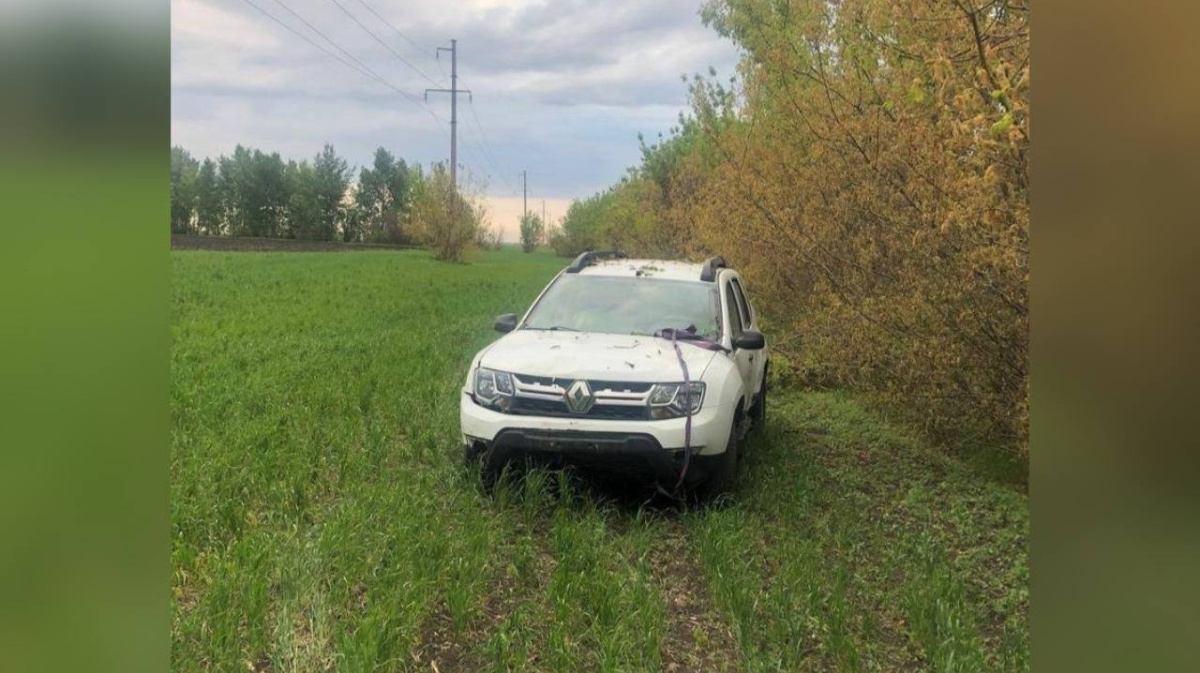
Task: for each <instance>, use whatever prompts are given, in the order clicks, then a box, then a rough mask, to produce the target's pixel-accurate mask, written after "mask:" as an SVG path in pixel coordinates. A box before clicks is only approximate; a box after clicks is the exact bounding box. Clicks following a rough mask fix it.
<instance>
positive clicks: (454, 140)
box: [425, 40, 471, 192]
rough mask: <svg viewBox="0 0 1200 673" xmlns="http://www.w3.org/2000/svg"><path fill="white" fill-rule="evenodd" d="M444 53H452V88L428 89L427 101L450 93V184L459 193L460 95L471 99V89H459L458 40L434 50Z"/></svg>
mask: <svg viewBox="0 0 1200 673" xmlns="http://www.w3.org/2000/svg"><path fill="white" fill-rule="evenodd" d="M443 51H448V52H450V88H449V89H426V90H425V100H426V101H428V100H429V93H430V92H433V93H448V94H450V183H451V184H453V185H454V191H456V192H457V191H458V94H460V93H465V94H467V99H468V100H470V99H471V90H470V89H460V88H458V40H450V46H449V47H438V48H437V49H436V50H434V56H435V57H440V56H441V53H442V52H443Z"/></svg>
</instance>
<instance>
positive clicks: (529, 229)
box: [520, 213, 546, 252]
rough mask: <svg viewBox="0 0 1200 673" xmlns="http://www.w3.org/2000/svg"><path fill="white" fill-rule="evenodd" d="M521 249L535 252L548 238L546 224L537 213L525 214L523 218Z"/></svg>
mask: <svg viewBox="0 0 1200 673" xmlns="http://www.w3.org/2000/svg"><path fill="white" fill-rule="evenodd" d="M520 234H521V249H522V250H524V251H525V252H533V251H534V250H537V247H538V246H539V245H541V244H542V241H543V240H544V239H545V238H546V223H545V222H543V221H542V218H541V217H540V216H538V214H537V213H525V214H524V215H522V216H521V230H520Z"/></svg>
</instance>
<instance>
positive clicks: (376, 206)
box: [355, 147, 413, 243]
mask: <svg viewBox="0 0 1200 673" xmlns="http://www.w3.org/2000/svg"><path fill="white" fill-rule="evenodd" d="M412 182H413V180H412V176H411V175H410V171H409V169H408V167H407V166H406V165H405V163H404V160H403V159H396V158H395V157H393V156H392V153H391V152H388V151H387V150H386V149H384V148H382V147H380V148H379V149H377V150H375V161H374V164H373V166H372V167H371V168H363V169H362V170H361V171H360V172H359V175H358V190H357V192H356V193H355V206H356V207H357V208H358V210H359V211H360V215H359V217H360V218H361V224H362V235H363V237H364V238H367V239H369V240H372V241H376V242H380V243H404V242H405V241H406V239H407V234H406V232H405V231H404V224H405V220H406V219H407V214H408V210H409V202H410V200H411V195H410V191H411V183H412Z"/></svg>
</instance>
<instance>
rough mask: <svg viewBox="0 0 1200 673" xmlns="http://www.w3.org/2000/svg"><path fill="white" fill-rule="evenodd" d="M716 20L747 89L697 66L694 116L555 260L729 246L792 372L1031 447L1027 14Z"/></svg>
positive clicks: (733, 1)
mask: <svg viewBox="0 0 1200 673" xmlns="http://www.w3.org/2000/svg"><path fill="white" fill-rule="evenodd" d="M701 16H702V18H703V20H704V21H705V23H706V24H708V25H709V26H711V27H712V28H714V29H715V30H716V31H717V32H719V33H720V34H722V35H723V36H725V37H728V38H729V39H731V40H733V41H734V42H735V43H736V44H737V45H738V47H739V48H740V49H741V50H742V53H743V64H742V67H741V68H740V69H739V73H740V76H741V81H737V80H730V82H729V83H728V84H726V83H725V82H722V81H719V80H718V79H717V78H716V76H715V72H713V71H711V70H710V72H709V75H708V76H707V77H703V76H696V77H695V78H694V79H693V80H692V82H691V83H690V86H689V94H690V96H691V111H690V114H688V115H687V116H684V117H683V118H681V120H680V123H679V125H677V126H676V128H674V129H672V130H671V132H670V134H669V135H668V137H667V138H665V139H660V140H659V141H658V142H656V143H653V144H649V143H646V142H644V141H643V142H642V144H641V145H642V147H641V149H642V157H641V162H640V164H639V165H638V166H636V167H634V168H633V169H631V170H630V171H629V172H628V174H627V175H626V176H625V177H623V178H622V179H621V180H620V182H618V183H617V184H616V185H614V186H613V187H611V188H610V189H608V190H605V191H604V192H601V193H599V194H596V195H594V196H592V197H589V198H587V199H584V200H582V201H576V202H574V203H572V204H571V207H570V209H569V210H568V213H567V217H566V218H565V219H564V221H563V224H562V228H561V231H559V232H556V234H555V235H554V236H553V237H552V238H551V244H552V245H553V246H554V247H555V250H556V251H557V252H559V253H560V254H568V255H571V254H577V253H578V252H579V251H580V250H584V249H587V248H594V247H599V246H609V245H614V244H615V245H617V246H619V247H621V248H623V249H625V250H628V251H630V252H636V253H637V254H647V255H656V254H662V253H663V252H664V251H665V252H666V253H669V254H680V255H685V256H691V257H693V258H703V257H704V256H707V255H711V254H721V255H723V256H725V257H726V259H727V260H729V261H730V263H731V264H733V265H735V266H737V268H738V269H739V271H741V273H742V274H743V276H744V277H745V279H746V281H747V283H748V284H753V286H754V292H755V295H756V296H757V297H758V298H759V300H760V302H761V303H762V305H763V306H764V307H765V309H764V314H767V317H768V318H769V319H770V320H771V323H772V325H774V326H776V330H777V333H776V335H775V336H776V338H777V339H778V340H779V342H780V343H781V344H783V345H780V346H779V347H777V349H776V351H777V352H778V353H779V354H781V355H785V356H786V357H787V359H788V361H789V362H791V363H792V364H793V370H792V373H791V376H792V377H793V378H794V379H796V380H799V381H802V382H811V383H815V384H820V385H836V386H844V387H848V388H853V389H856V390H860V391H865V392H867V393H869V394H870V396H871V398H872V399H876V400H880V401H885V402H893V403H898V404H894V405H893V407H894V408H897V409H901V410H903V409H910V410H914V413H913V414H912V420H914V421H916V425H917V426H918V427H920V428H921V429H923V430H925V431H926V432H927V433H929V434H931V435H935V436H937V437H939V438H940V437H954V436H961V433H962V431H966V432H967V433H971V434H973V435H974V434H978V435H981V436H982V433H983V432H987V433H991V434H992V438H994V439H996V440H1011V442H1010V443H1011V444H1012V445H1014V446H1017V447H1018V448H1019V449H1020V450H1022V451H1027V450H1028V380H1029V379H1028V369H1027V353H1028V327H1029V323H1028V274H1029V226H1030V221H1029V199H1028V186H1029V153H1030V109H1029V104H1028V96H1029V73H1030V70H1029V67H1030V66H1029V23H1028V19H1029V11H1028V5H1027V3H1025V2H1022V1H1021V0H1017V1H1016V2H1007V3H999V2H989V1H985V2H980V0H954V1H953V2H948V3H931V2H927V1H926V0H844V1H840V2H832V3H830V2H813V3H806V2H801V3H791V2H782V3H775V2H763V1H762V0H708V1H707V2H705V3H704V5H703V7H702V9H701ZM801 343H802V344H803V348H802V349H798V348H796V347H795V346H794V345H792V344H801ZM783 361H784V360H783V359H780V360H778V362H783ZM777 371H780V372H781V373H783V372H782V367H780V368H779V369H778V370H777Z"/></svg>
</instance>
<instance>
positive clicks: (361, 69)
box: [242, 0, 446, 134]
mask: <svg viewBox="0 0 1200 673" xmlns="http://www.w3.org/2000/svg"><path fill="white" fill-rule="evenodd" d="M242 2H244V3H246V4H247V5H250V6H251V7H253V8H254V9H255V10H257V11H258V12H259V13H260V14H262V15H263V16H265V17H267V18H268V19H270V20H271V21H274V22H275V23H277V24H279V25H280V26H282V27H283V28H285V29H287V30H288V32H290V33H292V34H293V35H295V36H296V37H299V38H300V39H302V40H304V41H305V42H307V43H309V44H311V45H312V46H314V47H316V48H317V49H319V50H321V51H322V52H324V53H325V54H326V55H327V56H330V57H331V58H333V59H335V60H337V61H338V62H339V63H341V64H342V65H345V66H346V67H348V68H350V69H352V70H354V71H355V72H358V73H359V74H361V75H366V76H367V77H370V78H372V79H374V80H375V81H377V82H379V83H380V84H382V85H384V86H386V87H387V88H389V89H391V90H392V91H394V92H396V93H398V94H400V95H401V96H403V97H404V98H405V99H406V100H408V101H409V102H410V103H412V104H414V105H416V106H418V107H420V108H421V109H422V110H424V111H425V113H426V114H428V115H429V116H430V117H432V118H433V119H434V120H435V121H437V122H438V123H439V126H438V128H439V130H441V131H442V133H443V134H444V133H445V132H446V131H445V129H443V128H441V126H440V124H445V123H446V120H445V119H443V118H442V117H441V116H439V115H438V114H437V113H435V112H434V111H433V110H431V109H430V108H429V106H428V105H426V104H425V103H424V102H423V101H422V100H421V99H420V98H417V97H416V96H414V95H413V94H410V93H408V92H407V91H405V90H403V89H401V88H400V87H398V86H396V85H394V84H392V83H391V82H389V81H388V80H386V79H384V78H383V76H382V75H380V74H379V73H377V72H375V71H374V70H372V69H371V68H370V66H368V65H367V64H365V63H363V62H362V61H361V60H359V59H358V58H356V57H355V56H354V55H353V54H351V53H350V52H349V51H346V49H345V48H343V47H342V46H341V45H340V44H338V43H337V42H336V41H335V40H333V39H332V38H330V37H329V36H328V35H326V34H325V33H323V32H321V31H320V30H319V29H317V27H316V26H313V25H312V24H311V23H309V22H308V21H307V20H305V19H304V17H302V16H300V15H299V14H297V13H296V11H295V10H293V9H292V8H291V7H288V6H287V5H286V4H284V2H283V1H282V0H275V2H276V4H278V5H279V6H280V7H283V8H284V9H285V10H287V11H288V13H290V14H291V15H292V16H294V17H296V18H297V19H299V20H300V22H301V23H303V24H304V25H305V26H308V28H309V29H310V30H312V31H313V32H314V33H316V34H317V35H319V36H321V38H323V39H324V40H325V41H326V42H328V43H329V44H331V45H333V46H334V48H336V49H337V50H338V51H340V52H342V53H343V54H345V55H346V57H348V58H349V59H350V60H349V61H347V60H346V59H345V58H342V57H341V56H338V55H337V54H336V53H334V52H332V51H330V50H328V49H326V48H325V47H323V46H321V45H320V44H318V43H317V42H314V41H313V40H312V39H311V38H309V37H308V36H307V35H305V34H303V33H301V32H300V31H298V30H296V29H295V28H293V27H292V26H290V25H288V24H287V23H285V22H284V21H282V20H281V19H279V17H277V16H275V15H274V14H271V13H270V12H268V11H267V10H265V9H263V8H262V7H259V6H258V5H257V4H255V3H254V2H253V1H252V0H242Z"/></svg>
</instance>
